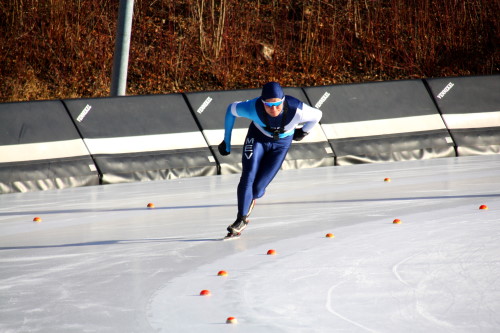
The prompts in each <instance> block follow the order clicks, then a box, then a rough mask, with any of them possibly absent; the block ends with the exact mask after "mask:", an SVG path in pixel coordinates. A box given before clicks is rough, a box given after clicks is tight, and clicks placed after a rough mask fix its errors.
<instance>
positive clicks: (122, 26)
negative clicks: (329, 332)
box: [111, 0, 134, 96]
mask: <svg viewBox="0 0 500 333" xmlns="http://www.w3.org/2000/svg"><path fill="white" fill-rule="evenodd" d="M133 13H134V0H120V7H119V9H118V24H117V29H116V41H115V53H114V56H113V72H112V74H111V96H124V95H125V92H126V88H127V69H128V55H129V50H130V35H131V31H132V16H133Z"/></svg>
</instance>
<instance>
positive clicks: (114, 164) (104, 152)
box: [63, 94, 217, 184]
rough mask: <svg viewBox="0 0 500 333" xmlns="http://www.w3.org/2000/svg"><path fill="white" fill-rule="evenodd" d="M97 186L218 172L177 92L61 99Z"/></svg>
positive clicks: (209, 174)
mask: <svg viewBox="0 0 500 333" xmlns="http://www.w3.org/2000/svg"><path fill="white" fill-rule="evenodd" d="M63 102H64V104H65V105H66V107H67V109H68V111H69V114H70V115H71V118H72V119H73V121H74V122H75V125H76V127H77V128H78V131H79V132H80V133H81V136H82V138H83V141H84V142H85V144H86V145H87V147H88V150H89V152H90V154H91V155H92V157H93V158H94V160H95V163H96V165H97V167H98V169H99V172H100V175H101V183H102V184H114V183H123V182H134V181H152V180H163V179H175V178H184V177H195V176H211V175H216V174H217V163H216V161H215V159H214V158H213V155H212V153H211V151H210V149H209V148H208V146H207V144H206V141H205V139H204V138H203V135H202V134H201V132H200V130H199V128H198V125H197V124H196V122H195V120H194V119H193V117H192V115H191V112H190V110H189V108H188V107H187V105H186V103H185V101H184V98H183V96H182V95H181V94H169V95H150V96H125V97H108V98H93V99H74V100H63Z"/></svg>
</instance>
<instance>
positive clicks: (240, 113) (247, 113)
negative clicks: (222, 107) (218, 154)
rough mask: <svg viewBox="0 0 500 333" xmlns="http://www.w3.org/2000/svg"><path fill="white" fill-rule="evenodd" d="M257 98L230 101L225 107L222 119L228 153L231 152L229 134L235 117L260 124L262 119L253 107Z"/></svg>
mask: <svg viewBox="0 0 500 333" xmlns="http://www.w3.org/2000/svg"><path fill="white" fill-rule="evenodd" d="M257 99H258V98H254V99H251V100H248V101H245V102H235V103H231V104H229V106H228V107H227V110H226V117H225V119H224V141H225V142H226V151H227V152H228V153H229V152H231V134H232V132H233V127H234V122H235V121H236V117H245V118H248V119H250V120H252V121H254V122H256V123H259V124H262V121H261V120H260V119H259V116H258V115H257V110H256V109H255V101H256V100H257ZM262 125H263V124H262Z"/></svg>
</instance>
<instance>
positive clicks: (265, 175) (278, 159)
mask: <svg viewBox="0 0 500 333" xmlns="http://www.w3.org/2000/svg"><path fill="white" fill-rule="evenodd" d="M290 144H291V138H290V140H287V141H281V142H275V143H273V147H272V150H271V151H268V152H267V153H266V155H265V156H264V158H263V159H262V161H261V164H262V166H263V167H262V168H260V169H259V171H258V172H257V175H256V176H255V180H254V182H253V191H252V192H253V197H254V198H261V197H262V196H263V195H264V193H265V192H266V188H267V186H268V185H269V184H270V183H271V181H272V180H273V179H274V177H275V176H276V174H277V173H278V171H279V169H280V168H281V165H282V164H283V161H284V160H285V158H286V154H287V153H288V149H289V148H290ZM264 166H265V167H264Z"/></svg>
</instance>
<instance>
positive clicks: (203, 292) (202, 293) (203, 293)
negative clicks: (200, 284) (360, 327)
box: [200, 289, 212, 296]
mask: <svg viewBox="0 0 500 333" xmlns="http://www.w3.org/2000/svg"><path fill="white" fill-rule="evenodd" d="M210 295H212V293H211V292H210V290H206V289H203V290H202V291H201V292H200V296H210Z"/></svg>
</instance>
